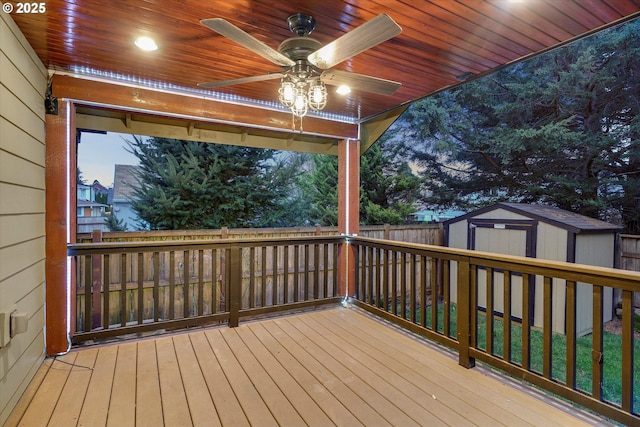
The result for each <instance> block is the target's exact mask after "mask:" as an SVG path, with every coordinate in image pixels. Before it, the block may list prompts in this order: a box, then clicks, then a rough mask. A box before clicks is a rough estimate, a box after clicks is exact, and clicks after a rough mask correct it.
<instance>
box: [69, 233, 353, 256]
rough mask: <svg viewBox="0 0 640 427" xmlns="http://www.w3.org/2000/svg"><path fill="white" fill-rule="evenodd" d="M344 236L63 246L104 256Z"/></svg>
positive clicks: (321, 240)
mask: <svg viewBox="0 0 640 427" xmlns="http://www.w3.org/2000/svg"><path fill="white" fill-rule="evenodd" d="M344 241H345V238H344V236H339V235H335V236H302V237H297V236H296V237H290V236H288V237H265V238H260V237H257V238H255V237H254V238H244V239H224V240H220V239H212V240H161V241H158V240H154V241H136V242H103V243H76V244H70V245H68V246H67V254H68V255H69V256H76V255H99V254H108V253H123V252H126V253H129V252H158V251H165V250H173V251H178V250H189V249H219V248H230V247H251V246H284V245H287V244H289V245H296V244H297V245H299V244H307V243H310V244H323V243H341V242H344Z"/></svg>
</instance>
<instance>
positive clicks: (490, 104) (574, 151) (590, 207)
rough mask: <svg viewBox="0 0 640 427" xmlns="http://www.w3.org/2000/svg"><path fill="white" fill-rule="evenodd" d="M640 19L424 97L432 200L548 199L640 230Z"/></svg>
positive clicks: (412, 120) (417, 120)
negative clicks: (451, 88)
mask: <svg viewBox="0 0 640 427" xmlns="http://www.w3.org/2000/svg"><path fill="white" fill-rule="evenodd" d="M639 70H640V21H634V22H631V23H628V24H626V25H623V26H621V27H618V28H614V29H611V30H609V31H606V32H603V33H601V34H598V35H596V36H594V37H592V38H590V39H586V40H582V41H580V42H577V43H574V44H572V45H569V46H566V47H563V48H561V49H557V50H554V51H552V52H549V53H547V54H545V55H541V56H538V57H535V58H533V59H531V60H529V61H526V62H522V63H519V64H516V65H515V66H512V67H508V68H505V69H503V70H501V71H499V72H496V73H494V74H492V75H491V76H488V77H485V78H482V79H478V80H475V81H472V82H469V83H466V84H463V85H461V86H459V87H458V88H455V89H453V90H449V91H445V92H443V93H441V94H438V95H436V96H433V97H430V98H427V99H424V100H422V101H420V102H417V103H415V104H414V105H413V106H412V107H411V108H410V110H409V111H408V113H407V114H405V116H404V117H403V119H402V120H401V121H400V124H399V126H397V127H396V130H395V139H396V140H403V141H405V143H406V144H405V148H407V149H408V150H410V151H411V152H412V155H413V158H414V159H415V161H416V162H417V163H418V164H419V165H420V166H421V168H422V170H423V171H424V174H425V177H428V181H427V183H426V189H427V190H428V197H427V199H426V200H427V202H432V203H435V204H437V205H439V206H443V207H449V206H457V207H461V208H470V207H476V206H477V205H479V204H480V205H481V204H489V203H493V202H494V201H496V200H512V201H521V202H542V203H547V204H551V205H555V206H558V207H561V208H564V209H567V210H571V211H574V212H578V213H582V214H585V215H588V216H592V217H596V218H602V219H605V220H617V221H620V222H621V223H623V224H624V225H625V226H626V229H627V231H628V232H634V233H638V232H640V173H639V171H640V120H639V119H638V117H640V75H638V74H639Z"/></svg>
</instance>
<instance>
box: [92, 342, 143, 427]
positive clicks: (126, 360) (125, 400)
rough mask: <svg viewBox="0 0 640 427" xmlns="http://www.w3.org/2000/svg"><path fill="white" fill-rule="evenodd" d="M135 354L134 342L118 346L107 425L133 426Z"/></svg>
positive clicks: (134, 412)
mask: <svg viewBox="0 0 640 427" xmlns="http://www.w3.org/2000/svg"><path fill="white" fill-rule="evenodd" d="M137 355H138V343H136V342H130V343H126V344H121V345H119V346H118V355H117V356H116V364H115V366H114V370H113V385H112V388H111V400H110V401H109V412H108V414H107V427H129V426H131V427H133V426H135V421H136V406H137V405H136V370H137ZM94 371H95V368H94Z"/></svg>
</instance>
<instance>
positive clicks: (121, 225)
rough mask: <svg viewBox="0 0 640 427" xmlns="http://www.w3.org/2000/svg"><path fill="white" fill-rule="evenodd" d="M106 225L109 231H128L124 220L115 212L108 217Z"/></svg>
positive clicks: (105, 220) (105, 221)
mask: <svg viewBox="0 0 640 427" xmlns="http://www.w3.org/2000/svg"><path fill="white" fill-rule="evenodd" d="M104 223H105V224H106V226H107V227H108V228H109V231H127V224H126V223H125V222H124V221H123V220H122V219H119V218H118V217H117V215H116V213H115V212H111V213H110V214H109V215H107V216H106V218H105V219H104Z"/></svg>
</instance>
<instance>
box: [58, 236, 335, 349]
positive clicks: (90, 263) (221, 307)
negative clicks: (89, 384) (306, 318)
mask: <svg viewBox="0 0 640 427" xmlns="http://www.w3.org/2000/svg"><path fill="white" fill-rule="evenodd" d="M343 240H344V239H343V238H341V237H335V236H334V237H304V238H295V237H292V238H286V239H282V238H271V239H239V240H219V241H211V240H209V241H201V240H200V241H173V242H167V241H163V242H123V243H98V244H94V243H87V244H76V245H71V246H70V247H69V255H70V256H72V257H73V258H72V259H73V260H74V264H75V269H76V280H75V282H76V292H75V294H76V298H75V307H74V308H75V313H76V315H75V331H74V333H73V338H72V340H73V342H74V343H79V342H83V341H86V340H91V339H101V338H106V337H111V336H117V335H125V334H130V333H140V332H145V331H154V330H160V329H175V328H184V327H190V326H198V325H206V324H214V323H221V322H228V323H229V324H230V325H231V326H235V325H237V324H238V321H239V318H241V317H246V316H254V315H260V314H265V313H269V312H276V311H280V310H289V309H295V308H303V307H308V306H314V305H320V304H326V303H330V302H335V301H337V300H338V296H337V295H336V286H337V279H336V277H337V276H336V275H337V271H336V269H335V268H334V265H337V263H336V262H335V259H336V258H337V254H338V245H339V243H340V242H342V241H343Z"/></svg>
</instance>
